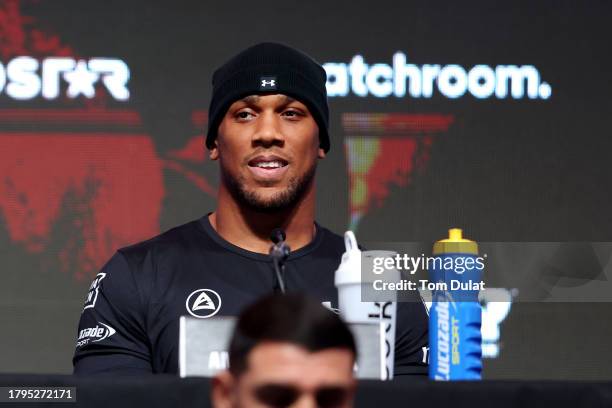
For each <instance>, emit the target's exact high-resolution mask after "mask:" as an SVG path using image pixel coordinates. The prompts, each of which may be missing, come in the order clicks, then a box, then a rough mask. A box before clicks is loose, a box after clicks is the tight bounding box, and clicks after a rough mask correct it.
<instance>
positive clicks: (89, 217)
mask: <svg viewBox="0 0 612 408" xmlns="http://www.w3.org/2000/svg"><path fill="white" fill-rule="evenodd" d="M0 152H1V153H0V174H2V182H1V183H0V209H2V212H3V214H4V215H5V217H6V222H7V227H8V231H9V234H10V238H11V239H12V240H13V241H14V242H18V243H21V244H23V245H24V246H25V247H26V248H27V249H28V250H29V251H30V252H34V253H35V252H40V251H43V250H44V249H45V248H46V247H47V246H48V245H49V239H50V237H51V229H52V227H53V225H54V222H56V221H57V220H58V218H59V217H60V216H61V215H62V206H68V207H69V208H64V209H63V210H64V211H65V214H63V215H69V216H70V222H71V224H72V225H69V226H68V230H69V232H70V231H76V232H78V233H77V234H72V235H71V234H70V233H68V235H67V236H57V237H55V239H57V240H60V241H64V247H63V248H62V249H61V250H60V253H59V256H60V259H61V260H62V263H63V264H64V266H65V267H67V268H68V269H72V270H75V271H76V274H77V277H79V278H81V277H84V275H87V274H88V273H89V272H91V271H93V270H95V269H97V268H99V267H100V265H101V264H102V263H103V262H104V261H105V260H106V259H108V257H109V254H112V253H113V252H114V251H115V250H116V249H117V248H118V247H119V246H122V245H125V244H126V243H128V242H136V241H137V240H140V239H142V238H143V237H146V236H152V235H154V234H156V233H157V232H158V230H159V225H158V219H159V215H160V212H161V200H162V198H163V195H164V189H163V180H162V163H161V161H160V160H159V159H158V158H157V157H156V155H155V149H154V147H153V144H152V143H151V139H150V138H149V137H147V136H146V135H131V134H129V135H121V134H114V135H112V136H111V135H107V134H101V135H96V134H93V133H87V134H75V135H63V134H49V133H47V134H45V135H40V134H20V133H14V134H11V135H6V134H5V135H2V136H0ZM62 235H63V234H62Z"/></svg>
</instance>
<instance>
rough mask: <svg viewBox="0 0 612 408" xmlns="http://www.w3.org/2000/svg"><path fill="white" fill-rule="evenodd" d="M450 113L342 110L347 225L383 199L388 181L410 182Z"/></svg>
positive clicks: (352, 225)
mask: <svg viewBox="0 0 612 408" xmlns="http://www.w3.org/2000/svg"><path fill="white" fill-rule="evenodd" d="M452 122H453V117H452V116H451V115H440V114H382V113H347V114H344V115H343V116H342V124H343V126H344V130H345V134H346V137H345V149H346V154H347V163H348V173H349V182H350V188H349V208H350V219H349V228H350V229H351V230H353V231H355V230H357V228H358V226H359V221H360V220H361V219H362V218H363V216H364V215H365V214H367V213H368V211H370V210H371V209H372V208H375V207H380V206H382V205H383V203H384V201H385V200H386V198H387V196H388V195H389V188H390V186H392V185H396V186H400V187H404V186H407V185H408V184H410V183H411V182H412V178H413V177H415V175H416V173H418V172H419V171H422V170H423V169H424V168H425V166H426V164H427V162H428V161H429V150H430V147H431V144H432V142H433V136H435V135H436V134H438V133H440V132H446V131H447V130H448V128H449V126H450V125H451V123H452Z"/></svg>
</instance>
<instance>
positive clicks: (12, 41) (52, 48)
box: [0, 0, 75, 58]
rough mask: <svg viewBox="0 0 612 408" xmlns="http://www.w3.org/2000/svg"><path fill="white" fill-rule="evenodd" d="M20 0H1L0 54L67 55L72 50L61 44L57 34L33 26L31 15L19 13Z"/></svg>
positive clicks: (10, 55) (5, 55)
mask: <svg viewBox="0 0 612 408" xmlns="http://www.w3.org/2000/svg"><path fill="white" fill-rule="evenodd" d="M20 3H21V2H20V0H3V2H2V3H1V4H0V56H1V57H3V58H9V57H13V56H16V55H33V56H47V55H53V56H55V57H67V56H71V55H75V54H74V51H73V50H72V49H71V48H70V47H68V46H66V45H63V44H61V41H60V38H59V37H58V36H57V35H53V34H49V33H45V32H43V31H41V30H39V29H37V28H36V27H35V25H34V24H35V23H36V21H35V20H34V19H33V18H32V17H28V16H24V15H22V14H21V8H20V6H21V4H20Z"/></svg>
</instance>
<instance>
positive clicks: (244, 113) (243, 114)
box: [234, 109, 255, 122]
mask: <svg viewBox="0 0 612 408" xmlns="http://www.w3.org/2000/svg"><path fill="white" fill-rule="evenodd" d="M254 116H255V115H254V114H253V112H251V111H250V110H248V109H241V110H239V111H237V112H236V113H235V114H234V117H235V118H236V119H237V120H238V121H241V122H244V121H248V120H250V119H252V118H253V117H254Z"/></svg>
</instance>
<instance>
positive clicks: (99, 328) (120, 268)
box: [73, 252, 152, 375]
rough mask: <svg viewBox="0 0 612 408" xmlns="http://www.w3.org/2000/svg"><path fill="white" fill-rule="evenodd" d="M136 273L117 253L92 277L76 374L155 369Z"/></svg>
mask: <svg viewBox="0 0 612 408" xmlns="http://www.w3.org/2000/svg"><path fill="white" fill-rule="evenodd" d="M133 273H134V272H133V271H132V270H131V268H130V265H129V264H128V261H127V260H126V258H125V255H124V254H123V253H121V252H117V253H115V255H114V256H113V257H112V258H111V259H110V260H109V261H108V262H107V263H106V265H104V267H102V270H101V271H100V273H98V275H97V276H96V277H95V279H94V280H93V282H92V284H91V286H90V288H89V291H88V293H87V296H86V299H85V304H84V308H83V312H82V314H81V319H80V321H79V328H78V332H77V340H76V350H75V353H74V358H73V364H74V373H75V374H84V375H89V374H128V375H129V374H143V373H151V372H152V366H151V352H150V342H149V340H148V336H147V332H146V309H145V307H144V301H143V297H142V293H141V291H140V290H139V287H138V285H137V283H136V280H135V278H134V275H133Z"/></svg>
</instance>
